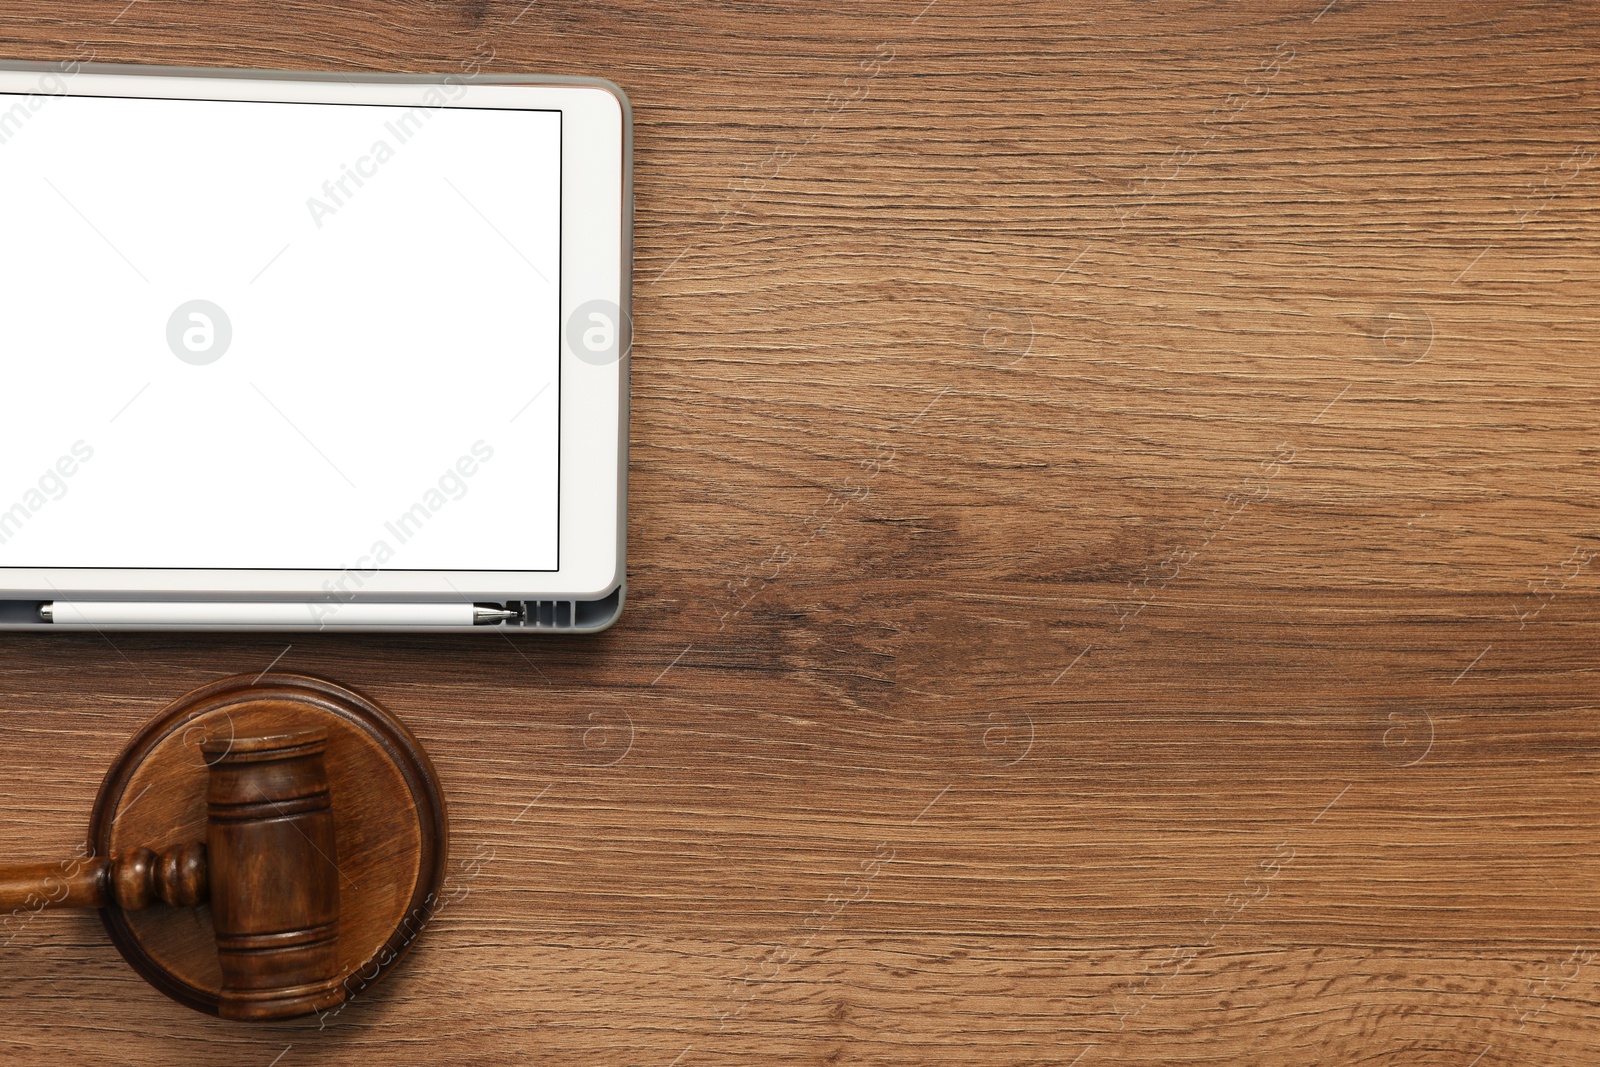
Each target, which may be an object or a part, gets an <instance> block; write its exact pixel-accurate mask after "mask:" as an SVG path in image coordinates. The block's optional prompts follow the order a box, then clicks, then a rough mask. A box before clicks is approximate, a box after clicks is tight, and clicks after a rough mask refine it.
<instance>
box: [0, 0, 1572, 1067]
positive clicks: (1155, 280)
mask: <svg viewBox="0 0 1600 1067" xmlns="http://www.w3.org/2000/svg"><path fill="white" fill-rule="evenodd" d="M123 5H124V0H93V2H87V0H82V2H80V0H51V2H50V3H45V2H43V0H19V2H17V3H13V4H12V5H11V6H10V7H9V8H8V12H7V13H8V18H7V20H6V22H5V26H4V31H3V33H4V37H3V44H0V51H3V53H4V54H5V55H7V56H10V57H14V58H27V59H44V60H53V59H68V58H71V57H72V56H74V55H75V54H79V55H81V54H82V53H83V50H84V49H90V50H92V52H93V54H94V56H95V58H97V59H100V60H103V61H137V62H163V63H184V64H230V65H239V66H275V67H313V68H319V69H350V70H406V71H417V70H434V71H453V70H459V69H461V65H462V64H463V62H466V61H468V60H469V59H471V57H473V56H474V55H476V54H483V53H481V52H479V51H478V50H479V49H492V50H493V59H492V61H491V62H489V63H488V65H487V66H486V68H485V69H488V70H493V71H537V72H546V73H581V74H603V75H606V76H608V77H611V78H613V79H615V80H616V81H618V82H619V83H620V84H622V85H623V87H624V88H625V89H626V90H627V91H628V92H629V94H630V95H631V97H632V100H633V103H634V107H635V112H636V119H637V195H638V219H637V258H636V268H637V279H638V281H637V287H636V307H635V312H636V334H635V335H636V343H635V348H634V364H633V423H632V448H633V451H632V468H631V478H632V495H631V503H630V514H629V531H630V533H629V537H630V543H629V555H630V575H631V583H632V585H631V592H630V604H629V607H628V609H627V612H626V613H625V615H624V617H623V619H622V622H621V623H620V624H619V625H618V626H617V627H616V628H615V629H613V630H611V631H610V632H608V633H606V634H604V635H600V636H598V637H592V638H555V639H543V640H528V641H524V642H520V643H518V644H515V645H512V644H510V643H508V641H506V640H500V639H497V638H494V637H489V638H487V639H485V638H475V639H470V640H444V639H425V638H379V637H367V638H362V637H353V636H347V637H329V638H320V639H303V640H296V641H295V642H294V644H293V645H292V647H288V648H286V647H285V645H286V644H287V642H283V641H274V640H272V639H270V638H261V639H241V638H233V637H183V638H179V637H162V636H141V637H120V636H119V637H118V638H117V639H116V641H115V643H114V644H112V643H110V642H107V641H105V640H102V639H100V638H97V637H93V636H85V637H81V638H80V637H62V636H34V635H15V634H7V635H5V636H3V637H0V657H3V659H0V848H4V849H5V850H6V851H7V852H11V853H17V852H19V851H22V852H24V853H25V854H28V855H35V854H37V855H41V856H45V857H48V856H51V855H66V854H68V852H69V851H70V849H71V848H72V846H73V845H74V844H75V842H76V841H77V840H78V838H79V837H80V836H81V834H82V827H83V820H84V818H85V814H86V812H87V810H88V807H89V804H90V801H91V800H92V797H93V794H94V789H95V785H96V783H97V781H98V778H99V775H100V773H101V771H102V769H103V768H104V767H105V766H106V765H107V763H108V762H109V761H110V760H111V759H112V758H113V757H114V756H115V754H116V752H117V751H118V750H119V749H120V747H121V746H122V744H123V743H124V741H125V739H126V738H127V736H128V735H129V734H130V733H131V732H132V731H134V730H135V729H136V728H137V727H138V726H139V724H140V723H141V722H143V721H144V720H145V719H146V718H147V717H148V716H150V715H151V714H153V713H154V712H156V711H157V710H159V708H160V707H162V706H163V705H164V704H165V703H166V702H167V701H169V700H171V699H172V698H173V697H174V696H176V695H177V694H179V693H181V692H183V691H184V690H186V689H188V688H190V687H193V686H196V685H199V684H202V683H204V682H207V681H210V680H213V679H215V678H218V677H221V676H225V675H229V674H234V673H239V672H246V671H258V670H263V669H265V668H266V667H267V666H268V665H269V664H270V663H272V662H273V661H274V659H275V658H276V657H279V655H280V654H282V659H281V661H279V669H283V670H292V671H300V672H306V673H314V674H321V675H325V676H329V677H333V678H335V679H338V680H339V681H342V682H345V683H347V684H350V685H352V686H354V687H356V688H358V689H361V690H363V691H365V692H368V693H369V694H370V695H372V696H373V697H375V698H376V699H378V700H380V701H381V702H383V703H384V704H385V705H386V706H388V707H389V708H390V709H391V710H393V711H394V712H396V713H397V714H398V715H400V716H401V717H402V718H403V719H404V720H405V721H406V722H407V723H408V724H409V725H410V726H411V727H412V728H413V729H414V731H415V732H416V733H417V735H418V736H419V738H420V739H421V740H422V741H423V743H424V744H425V745H426V746H427V748H428V750H429V752H430V753H431V754H432V755H433V757H434V759H435V762H436V763H437V765H438V768H439V771H440V773H441V776H442V777H443V780H444V782H445V787H446V791H447V795H448V801H449V805H450V810H451V813H452V820H453V825H452V835H451V837H452V856H451V873H452V876H453V877H454V879H455V884H456V885H457V886H459V887H461V888H462V889H463V890H464V892H463V893H462V894H461V896H460V898H459V899H458V900H457V901H456V902H455V903H453V904H451V905H450V906H449V907H448V908H446V909H444V910H443V911H442V912H441V913H440V914H439V915H438V917H437V919H436V920H435V923H434V925H433V927H432V928H431V929H430V930H429V931H428V933H427V935H426V936H425V937H423V938H421V939H419V941H418V942H417V945H416V948H415V952H414V954H413V955H412V956H411V958H409V959H408V960H407V961H406V963H405V965H404V967H403V968H402V969H401V970H400V971H399V972H397V973H396V975H395V976H394V977H393V978H392V979H390V980H388V981H386V982H385V983H384V984H383V986H381V987H380V988H378V989H376V990H374V991H373V992H372V995H371V996H370V997H368V998H361V999H358V1001H357V1002H356V1003H354V1004H352V1005H351V1006H350V1007H348V1008H347V1009H346V1010H345V1011H344V1012H343V1013H342V1014H341V1015H340V1016H339V1018H338V1020H337V1021H336V1024H335V1025H332V1026H329V1027H328V1028H326V1029H321V1030H319V1029H317V1027H316V1026H315V1024H314V1023H312V1024H284V1025H274V1026H266V1027H263V1028H246V1027H241V1026H237V1025H230V1024H226V1023H222V1022H219V1021H216V1020H210V1019H205V1018H201V1017H198V1016H196V1015H195V1014H194V1013H192V1012H188V1011H186V1010H184V1009H182V1008H180V1007H178V1006H176V1005H173V1004H169V1003H167V1002H165V1000H164V999H163V998H161V997H160V996H159V995H156V994H154V993H152V992H151V991H150V990H149V989H147V988H146V987H145V986H144V985H143V983H142V982H140V980H139V979H138V978H137V977H136V976H134V975H133V974H131V973H130V972H129V971H128V970H127V969H126V968H125V967H123V966H122V964H121V961H120V960H119V959H118V958H117V956H116V953H115V951H114V950H113V949H112V948H111V947H110V946H109V945H107V944H106V943H105V941H104V938H103V936H102V934H101V931H100V929H99V924H98V922H97V921H96V920H95V919H94V917H93V916H89V915H65V914H63V915H56V914H51V915H44V916H40V917H38V918H35V919H31V920H29V921H26V922H25V923H22V924H20V926H19V927H18V928H17V929H15V930H14V931H12V932H11V933H8V935H7V936H8V938H9V941H8V942H7V943H6V944H5V946H4V949H3V951H0V1002H3V1004H4V1009H5V1012H6V1018H7V1022H8V1025H7V1027H6V1028H5V1032H4V1034H3V1035H0V1055H4V1056H5V1057H6V1060H7V1062H17V1063H46V1062H49V1063H56V1062H78V1063H84V1064H91V1065H93V1064H113V1063H114V1064H126V1063H133V1064H140V1065H144V1064H151V1065H154V1064H163V1065H164V1064H169V1063H174V1062H184V1063H203V1064H212V1063H215V1064H244V1065H259V1067H267V1065H269V1064H278V1065H280V1067H298V1065H301V1064H308V1065H309V1064H319V1065H321V1064H327V1065H334V1064H362V1065H368V1064H374V1063H416V1062H427V1063H431V1064H439V1065H454V1064H463V1065H465V1064H478V1063H487V1062H552V1063H566V1062H581V1063H593V1064H617V1065H627V1064H640V1065H646V1067H651V1065H655V1067H673V1065H676V1067H698V1065H711V1064H745V1063H751V1062H772V1061H783V1062H793V1063H840V1062H874V1063H888V1064H913V1063H961V1064H974V1063H982V1064H1005V1065H1024V1064H1060V1065H1068V1064H1076V1065H1077V1067H1101V1065H1110V1064H1178V1063H1181V1064H1194V1065H1202V1064H1204V1065H1223V1064H1229V1065H1231V1064H1236V1063H1253V1064H1269V1065H1280V1064H1281V1065H1284V1067H1290V1065H1295V1067H1299V1065H1304V1064H1306V1063H1362V1064H1371V1065H1396V1067H1398V1065H1401V1064H1404V1065H1432V1064H1437V1065H1461V1067H1466V1065H1469V1064H1476V1065H1477V1067H1506V1065H1512V1064H1523V1063H1532V1062H1536V1063H1541V1064H1547V1065H1587V1064H1592V1063H1594V1062H1595V1061H1596V1059H1597V1056H1600V1011H1597V1000H1600V911H1597V906H1600V900H1597V892H1600V889H1597V885H1600V881H1597V875H1600V791H1597V785H1600V783H1597V780H1596V777H1597V776H1596V764H1595V757H1596V754H1597V749H1600V717H1597V712H1600V698H1597V690H1596V665H1597V662H1600V661H1597V653H1596V647H1597V643H1596V639H1597V637H1600V624H1597V609H1600V586H1597V580H1600V566H1596V564H1595V561H1594V559H1595V555H1596V553H1600V525H1597V515H1596V508H1595V506H1594V503H1593V500H1592V496H1593V486H1594V484H1595V475H1596V472H1597V451H1596V441H1595V434H1594V431H1595V425H1596V414H1595V413H1596V410H1597V407H1596V405H1597V402H1600V360H1597V359H1596V357H1595V351H1594V342H1595V339H1596V325H1597V323H1596V313H1595V311H1594V303H1595V297H1596V295H1597V284H1596V283H1597V261H1596V256H1595V249H1596V238H1597V237H1600V232H1597V230H1600V213H1597V209H1600V183H1597V179H1600V159H1597V158H1596V152H1597V149H1600V144H1597V142H1600V134H1597V132H1596V130H1597V126H1596V118H1597V113H1596V97H1595V93H1596V84H1595V74H1594V59H1595V56H1596V55H1597V46H1600V5H1597V4H1595V3H1591V2H1571V3H1562V2H1556V0H1546V2H1537V3H1475V4H1469V3H1452V4H1444V3H1432V2H1411V3H1406V4H1383V3H1376V2H1370V0H1334V2H1333V3H1327V0H1310V2H1303V0H1262V2H1255V0H1251V2H1246V3H1226V4H1224V3H1215V2H1206V0H1190V2H1183V0H1173V2H1153V3H1140V2H1133V0H1125V2H1097V3H1094V4H1090V5H1080V6H1077V7H1072V6H1071V5H1065V4H1062V3H1058V2H1054V0H1013V2H1008V3H997V2H993V0H935V2H934V3H932V4H928V3H927V0H910V2H909V3H904V4H901V3H898V2H890V3H884V4H877V5H871V6H870V7H868V8H850V9H818V8H817V7H816V6H815V5H795V4H782V3H779V4H741V5H734V6H728V5H718V4H709V3H700V2H689V0H682V2H650V3H645V4H638V5H621V6H618V5H600V4H586V3H575V2H572V0H538V2H537V3H534V4H532V5H529V6H526V7H525V6H524V5H523V3H522V0H507V2H502V0H487V2H476V3H445V2H428V3H424V2H418V0H411V2H404V3H402V2H376V0H356V2H353V3H349V4H343V5H313V4H308V3H302V2H295V3H284V4H277V5H264V4H262V5H224V4H201V3H196V2H164V0H140V2H136V3H134V4H132V5H129V6H127V7H124V6H123Z"/></svg>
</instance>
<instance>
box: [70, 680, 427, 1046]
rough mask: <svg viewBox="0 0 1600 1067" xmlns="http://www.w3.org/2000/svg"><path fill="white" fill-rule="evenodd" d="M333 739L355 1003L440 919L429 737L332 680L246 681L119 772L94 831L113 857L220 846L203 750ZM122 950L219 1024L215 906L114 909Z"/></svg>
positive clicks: (208, 689) (138, 738)
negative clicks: (269, 740) (213, 830)
mask: <svg viewBox="0 0 1600 1067" xmlns="http://www.w3.org/2000/svg"><path fill="white" fill-rule="evenodd" d="M317 728H320V729H325V730H326V731H327V733H328V748H327V755H326V757H325V759H326V764H327V769H328V778H329V784H330V787H331V795H332V798H333V813H334V827H335V834H336V839H337V849H338V857H337V866H338V869H339V876H340V877H339V965H340V970H341V973H342V974H343V975H344V976H345V978H344V979H343V982H344V986H345V988H346V989H347V991H348V993H347V997H348V998H354V997H356V996H359V995H360V993H361V992H362V991H363V990H365V989H368V988H370V987H371V986H372V985H373V984H374V983H375V982H377V981H379V980H381V979H382V978H383V977H384V975H386V974H388V973H389V971H390V969H391V968H392V967H393V966H394V964H395V963H396V962H397V961H398V960H399V959H400V957H401V956H403V955H404V954H405V952H406V950H407V948H409V947H410V944H411V941H412V940H413V939H415V937H416V935H417V933H418V932H419V931H420V930H421V928H422V926H423V925H424V924H425V923H426V922H427V920H428V918H429V917H430V916H431V915H432V913H433V909H434V907H435V906H436V901H437V899H438V891H439V887H440V885H441V883H442V882H443V880H444V873H445V861H446V853H447V850H448V842H447V837H446V821H445V808H444V795H443V793H442V792H441V791H440V789H439V782H438V777H437V775H436V774H435V772H434V769H433V765H432V764H431V763H430V762H429V761H428V757H427V755H426V753H424V752H423V751H422V747H421V745H419V744H418V743H417V740H416V738H414V737H412V736H411V733H410V731H408V730H407V729H406V728H405V727H404V726H402V725H400V723H399V722H397V721H396V720H395V719H393V718H392V717H391V716H390V715H389V714H388V713H387V712H385V711H384V710H383V709H382V708H380V707H378V706H377V705H376V704H374V703H373V702H372V701H370V700H368V699H366V698H365V697H362V696H359V695H358V694H356V693H353V692H351V691H350V690H348V689H345V688H343V687H341V686H337V685H334V684H333V683H332V682H327V681H323V680H322V679H319V678H308V677H304V676H301V675H294V674H270V673H269V674H265V675H261V676H259V677H253V676H247V675H241V676H239V677H237V678H227V679H224V680H222V681H220V682H215V683H213V684H211V685H208V686H205V687H204V688H202V689H197V690H195V691H194V692H192V693H190V694H188V695H187V696H184V697H182V698H180V699H179V700H177V701H176V702H175V703H173V704H172V705H171V706H169V707H168V708H167V709H166V710H165V711H163V712H162V713H161V714H160V715H158V716H156V717H155V718H154V719H153V720H151V721H150V722H149V723H148V724H147V725H146V726H145V727H144V729H142V730H140V731H139V733H138V734H137V735H135V737H134V738H133V740H132V741H131V742H129V744H128V747H127V748H126V749H125V750H124V751H123V753H122V755H121V756H120V757H119V758H118V759H117V761H116V762H115V763H113V764H112V766H111V770H110V771H108V772H107V773H106V777H105V781H103V782H102V783H101V785H100V795H99V797H98V798H96V800H95V805H94V814H93V816H92V817H91V819H90V822H89V842H90V844H91V845H92V846H93V847H94V849H95V854H96V855H99V856H116V855H119V854H121V853H122V852H124V851H126V850H128V849H131V848H138V847H140V846H144V847H147V848H152V849H155V850H157V851H160V850H161V849H163V848H166V847H168V846H171V845H178V844H183V843H185V842H189V841H204V840H205V839H206V781H207V775H208V769H207V766H206V762H205V759H204V757H203V755H202V754H201V751H200V745H201V743H202V742H205V741H209V740H226V739H229V738H233V737H251V736H258V735H270V734H277V733H283V732H285V731H287V730H303V729H317ZM100 915H101V918H102V919H103V920H104V922H105V926H106V930H107V932H108V933H109V934H110V935H111V940H112V942H113V943H114V944H115V945H116V946H117V949H118V951H120V952H121V953H122V955H123V957H124V958H125V959H126V960H127V961H128V963H129V964H131V965H132V966H133V968H134V969H135V970H137V971H138V972H139V973H140V975H142V976H143V977H144V978H145V979H146V980H147V981H149V982H150V984H151V985H153V986H155V987H156V988H157V989H159V990H161V991H162V992H163V993H165V994H167V995H168V996H170V997H172V998H173V999H174V1000H176V1001H178V1002H179V1003H181V1004H185V1005H188V1006H189V1007H191V1008H194V1009H196V1010H197V1011H203V1012H207V1013H209V1014H212V1015H215V1014H217V1000H218V993H219V991H220V989H221V986H222V972H221V969H220V968H219V966H218V964H217V951H216V941H215V937H214V934H213V932H212V928H211V912H210V909H209V908H205V907H200V908H168V907H165V906H163V905H160V904H157V905H156V906H154V907H152V908H149V909H147V910H144V911H135V912H127V911H122V910H121V909H119V908H105V909H103V910H102V911H101V913H100Z"/></svg>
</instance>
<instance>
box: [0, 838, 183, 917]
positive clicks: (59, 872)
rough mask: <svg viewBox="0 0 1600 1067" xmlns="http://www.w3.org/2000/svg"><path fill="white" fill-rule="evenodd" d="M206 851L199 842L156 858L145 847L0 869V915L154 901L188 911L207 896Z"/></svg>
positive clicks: (137, 906)
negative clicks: (114, 855) (108, 856)
mask: <svg viewBox="0 0 1600 1067" xmlns="http://www.w3.org/2000/svg"><path fill="white" fill-rule="evenodd" d="M209 890H210V880H209V878H208V876H207V873H206V846H205V845H204V844H203V843H201V842H198V841H195V842H192V843H190V844H187V845H174V846H173V847H172V848H169V849H165V850H163V851H161V852H159V853H157V852H152V851H151V850H150V849H148V848H136V849H132V850H130V851H128V852H124V853H123V854H122V855H120V856H118V857H117V858H116V859H105V858H104V857H94V856H80V857H74V858H71V859H65V860H62V861H61V862H59V863H23V864H14V865H11V866H7V867H0V914H4V913H7V912H9V913H13V914H15V913H17V912H29V911H43V910H44V909H46V908H107V907H118V908H122V909H123V910H124V911H138V910H139V909H141V908H148V907H149V906H150V905H152V904H154V903H155V902H156V901H158V900H159V901H162V902H163V903H166V904H171V905H173V906H175V907H180V908H187V907H193V906H194V905H196V904H203V903H205V901H206V898H207V897H208V896H209V895H210V894H209Z"/></svg>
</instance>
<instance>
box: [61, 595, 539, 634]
mask: <svg viewBox="0 0 1600 1067" xmlns="http://www.w3.org/2000/svg"><path fill="white" fill-rule="evenodd" d="M517 617H518V615H517V613H516V612H515V611H507V610H505V609H504V608H497V607H493V606H486V605H483V604H467V603H444V604H383V603H350V604H341V603H337V602H333V601H312V602H307V601H301V602H299V603H293V602H290V603H284V602H280V601H271V602H256V603H239V604H230V603H226V602H212V603H196V602H193V601H181V600H172V601H151V602H139V601H131V600H57V601H55V602H54V603H50V604H41V605H40V606H39V618H41V619H43V620H44V621H45V622H48V623H58V624H61V625H64V626H66V625H79V626H138V627H145V626H151V627H156V626H186V627H187V626H192V627H207V626H249V627H260V628H263V629H265V628H270V627H274V626H292V627H295V628H296V629H308V628H310V629H322V628H324V627H333V626H483V625H486V624H490V623H498V622H505V621H506V620H508V619H515V618H517Z"/></svg>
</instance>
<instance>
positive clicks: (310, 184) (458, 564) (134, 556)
mask: <svg viewBox="0 0 1600 1067" xmlns="http://www.w3.org/2000/svg"><path fill="white" fill-rule="evenodd" d="M454 91H456V92H460V90H459V89H457V90H454ZM0 211H3V212H4V230H3V232H4V234H5V242H4V245H3V247H0V374H3V377H0V383H3V389H4V394H3V397H4V400H3V407H0V411H3V418H0V566H4V567H119V568H145V567H174V568H191V567H206V568H229V569H232V568H251V569H258V568H259V569H268V568H271V569H310V570H342V569H347V568H353V569H360V570H370V569H371V568H374V567H382V568H384V569H389V570H508V571H510V570H524V571H526V570H554V569H556V567H557V565H558V563H557V555H556V552H557V499H558V485H557V479H558V466H559V465H558V456H557V447H558V424H559V410H560V383H559V374H558V360H559V334H558V331H559V321H558V318H559V283H560V275H559V270H560V259H561V256H560V233H561V116H560V114H559V112H551V111H519V110H488V109H476V108H474V109H467V108H450V107H430V106H418V107H388V106H370V105H348V104H286V103H255V102H238V101H189V100H159V99H110V98H93V97H66V96H49V95H35V96H31V97H30V96H21V95H0ZM196 302H203V303H196Z"/></svg>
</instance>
